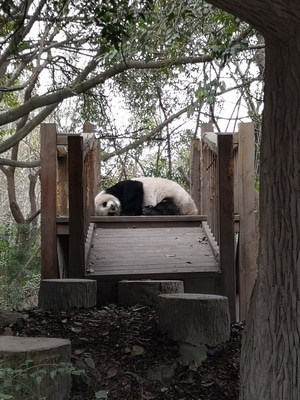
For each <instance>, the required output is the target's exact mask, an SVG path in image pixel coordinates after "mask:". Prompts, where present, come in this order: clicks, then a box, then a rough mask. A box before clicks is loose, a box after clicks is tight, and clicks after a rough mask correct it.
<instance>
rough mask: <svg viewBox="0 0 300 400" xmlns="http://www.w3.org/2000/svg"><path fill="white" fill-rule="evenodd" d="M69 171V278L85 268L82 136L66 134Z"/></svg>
mask: <svg viewBox="0 0 300 400" xmlns="http://www.w3.org/2000/svg"><path fill="white" fill-rule="evenodd" d="M68 153H69V154H68V165H69V167H68V171H69V275H70V276H69V278H83V277H84V272H85V271H84V268H85V254H84V250H85V246H84V239H85V234H84V233H85V232H84V227H85V224H84V217H85V204H84V203H85V201H84V199H85V196H84V187H85V185H84V179H83V177H84V169H83V167H84V166H83V138H82V136H79V135H70V136H68Z"/></svg>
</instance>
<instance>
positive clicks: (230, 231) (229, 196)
mask: <svg viewBox="0 0 300 400" xmlns="http://www.w3.org/2000/svg"><path fill="white" fill-rule="evenodd" d="M232 145H233V139H232V134H219V135H218V184H219V218H220V226H219V249H220V254H219V257H220V266H221V269H222V273H223V284H224V295H225V296H226V297H228V302H229V308H230V315H231V320H232V321H236V273H235V257H234V254H235V252H234V246H235V236H234V222H233V178H234V174H233V151H232Z"/></svg>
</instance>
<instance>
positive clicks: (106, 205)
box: [95, 190, 121, 216]
mask: <svg viewBox="0 0 300 400" xmlns="http://www.w3.org/2000/svg"><path fill="white" fill-rule="evenodd" d="M120 213H121V203H120V200H119V199H118V198H117V197H115V196H113V195H112V194H108V193H105V190H102V191H101V192H100V193H98V194H97V196H96V197H95V214H96V215H103V216H106V215H120Z"/></svg>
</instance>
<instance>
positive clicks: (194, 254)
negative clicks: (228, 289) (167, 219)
mask: <svg viewBox="0 0 300 400" xmlns="http://www.w3.org/2000/svg"><path fill="white" fill-rule="evenodd" d="M88 265H89V268H90V274H89V276H94V277H99V278H100V277H101V279H105V280H109V279H110V280H113V277H122V276H126V278H128V277H129V276H131V275H132V276H135V277H136V276H139V277H144V279H147V278H148V277H149V276H153V275H159V274H162V275H170V276H171V275H178V276H179V275H182V276H183V275H184V274H197V273H204V274H212V275H213V274H219V273H220V270H219V267H218V265H217V262H216V260H215V258H214V256H213V254H212V252H211V249H210V246H209V244H208V243H207V241H206V238H205V234H204V232H203V230H202V228H200V227H174V228H169V227H168V228H138V229H124V228H121V229H118V228H112V229H102V228H98V229H96V230H95V232H94V235H93V239H92V246H91V251H90V256H89V263H88Z"/></svg>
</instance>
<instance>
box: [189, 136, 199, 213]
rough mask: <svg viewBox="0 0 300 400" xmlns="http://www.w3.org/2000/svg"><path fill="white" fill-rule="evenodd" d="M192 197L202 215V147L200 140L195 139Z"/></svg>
mask: <svg viewBox="0 0 300 400" xmlns="http://www.w3.org/2000/svg"><path fill="white" fill-rule="evenodd" d="M190 171H191V172H190V175H191V179H190V182H191V184H190V195H191V197H192V199H193V200H194V202H195V204H196V206H197V208H198V213H199V214H200V213H201V147H200V139H193V141H192V144H191V165H190Z"/></svg>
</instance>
